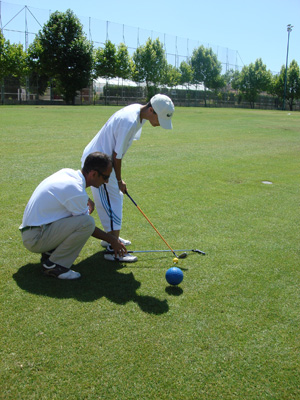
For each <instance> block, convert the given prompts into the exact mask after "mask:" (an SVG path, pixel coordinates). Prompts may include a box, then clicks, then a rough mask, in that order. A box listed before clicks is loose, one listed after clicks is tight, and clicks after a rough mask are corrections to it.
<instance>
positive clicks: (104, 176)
mask: <svg viewBox="0 0 300 400" xmlns="http://www.w3.org/2000/svg"><path fill="white" fill-rule="evenodd" d="M97 172H98V174H99V175H101V176H102V178H103V179H104V180H105V181H108V180H109V178H110V175H105V174H102V172H100V171H98V170H97Z"/></svg>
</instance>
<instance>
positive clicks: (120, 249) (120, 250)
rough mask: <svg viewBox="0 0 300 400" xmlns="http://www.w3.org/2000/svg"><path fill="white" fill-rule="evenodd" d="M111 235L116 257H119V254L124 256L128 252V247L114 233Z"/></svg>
mask: <svg viewBox="0 0 300 400" xmlns="http://www.w3.org/2000/svg"><path fill="white" fill-rule="evenodd" d="M110 236H111V238H110V244H111V247H112V248H113V250H114V252H115V257H117V256H119V257H123V256H124V255H125V254H127V250H126V247H125V246H124V244H123V243H121V242H120V241H119V239H117V238H116V237H114V236H113V235H110Z"/></svg>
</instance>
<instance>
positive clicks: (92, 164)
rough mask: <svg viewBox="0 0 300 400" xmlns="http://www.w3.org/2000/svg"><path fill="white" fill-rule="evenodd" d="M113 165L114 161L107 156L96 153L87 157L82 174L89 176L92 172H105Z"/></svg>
mask: <svg viewBox="0 0 300 400" xmlns="http://www.w3.org/2000/svg"><path fill="white" fill-rule="evenodd" d="M110 164H112V159H111V157H109V156H108V155H107V154H104V153H101V152H100V151H95V152H94V153H91V154H89V155H88V156H87V158H86V159H85V161H84V165H83V168H82V172H84V173H86V174H88V173H89V172H91V171H97V172H104V171H106V170H107V168H108V166H109V165H110Z"/></svg>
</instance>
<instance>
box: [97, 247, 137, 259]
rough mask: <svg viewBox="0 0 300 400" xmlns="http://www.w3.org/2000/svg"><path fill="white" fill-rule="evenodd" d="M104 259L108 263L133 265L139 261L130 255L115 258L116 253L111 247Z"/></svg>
mask: <svg viewBox="0 0 300 400" xmlns="http://www.w3.org/2000/svg"><path fill="white" fill-rule="evenodd" d="M104 259H105V260H108V261H120V262H125V263H133V262H136V261H137V257H136V256H132V255H130V254H125V255H124V256H123V257H120V256H117V257H115V253H114V251H113V250H112V248H111V247H110V246H108V248H107V251H106V252H105V254H104Z"/></svg>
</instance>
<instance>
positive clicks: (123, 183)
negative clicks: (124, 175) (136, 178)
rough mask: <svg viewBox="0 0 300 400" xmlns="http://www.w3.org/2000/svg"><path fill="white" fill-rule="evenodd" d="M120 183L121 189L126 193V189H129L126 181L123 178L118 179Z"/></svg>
mask: <svg viewBox="0 0 300 400" xmlns="http://www.w3.org/2000/svg"><path fill="white" fill-rule="evenodd" d="M118 185H119V189H120V191H121V192H122V193H124V194H125V193H126V190H127V187H126V183H125V182H124V181H123V180H121V181H118Z"/></svg>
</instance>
